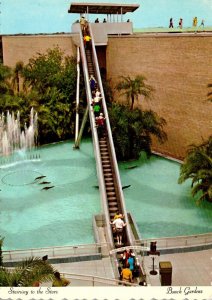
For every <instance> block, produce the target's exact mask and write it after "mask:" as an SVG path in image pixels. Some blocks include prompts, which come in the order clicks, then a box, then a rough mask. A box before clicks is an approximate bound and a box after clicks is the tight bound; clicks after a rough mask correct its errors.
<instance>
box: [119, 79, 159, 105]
mask: <svg viewBox="0 0 212 300" xmlns="http://www.w3.org/2000/svg"><path fill="white" fill-rule="evenodd" d="M121 79H122V80H121V81H120V82H119V83H118V84H117V85H116V87H115V88H116V89H117V90H118V91H123V92H122V95H125V96H126V98H127V101H128V102H129V100H131V106H130V109H131V110H133V107H134V102H135V100H138V98H139V96H140V95H142V96H144V98H150V96H151V93H152V92H153V91H154V89H153V87H152V86H150V85H148V84H146V82H145V81H146V77H144V76H143V75H137V76H136V77H135V78H134V79H132V78H131V77H130V76H121Z"/></svg>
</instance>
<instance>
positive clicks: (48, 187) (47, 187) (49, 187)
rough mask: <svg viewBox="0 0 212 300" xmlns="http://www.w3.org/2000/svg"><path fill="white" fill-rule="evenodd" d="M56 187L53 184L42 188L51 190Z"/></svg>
mask: <svg viewBox="0 0 212 300" xmlns="http://www.w3.org/2000/svg"><path fill="white" fill-rule="evenodd" d="M53 187H54V185H52V186H45V187H44V188H42V190H49V189H52V188H53Z"/></svg>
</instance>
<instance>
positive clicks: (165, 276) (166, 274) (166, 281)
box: [159, 261, 172, 285]
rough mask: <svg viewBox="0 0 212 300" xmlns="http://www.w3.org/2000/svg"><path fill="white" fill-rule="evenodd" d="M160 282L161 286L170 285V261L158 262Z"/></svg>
mask: <svg viewBox="0 0 212 300" xmlns="http://www.w3.org/2000/svg"><path fill="white" fill-rule="evenodd" d="M159 270H160V282H161V285H172V264H171V262H170V261H160V262H159Z"/></svg>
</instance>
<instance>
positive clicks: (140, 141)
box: [109, 103, 167, 160]
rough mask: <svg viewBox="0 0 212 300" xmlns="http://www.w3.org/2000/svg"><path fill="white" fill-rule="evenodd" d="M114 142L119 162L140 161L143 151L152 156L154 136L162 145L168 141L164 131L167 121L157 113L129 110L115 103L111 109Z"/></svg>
mask: <svg viewBox="0 0 212 300" xmlns="http://www.w3.org/2000/svg"><path fill="white" fill-rule="evenodd" d="M109 116H110V123H111V128H112V134H113V140H114V145H115V149H116V154H117V158H118V159H119V160H129V159H138V158H139V155H140V153H141V151H145V152H146V153H147V156H148V157H149V156H150V155H151V146H152V136H155V137H156V138H157V139H158V140H159V141H160V142H161V143H162V142H164V141H165V140H166V139H167V136H166V133H165V132H164V130H163V127H164V125H165V124H166V122H165V120H164V119H163V118H161V117H159V116H158V115H157V114H156V113H155V112H153V111H151V110H148V111H141V110H140V109H134V110H129V108H128V107H126V106H124V105H120V104H116V103H113V104H112V105H111V107H110V108H109Z"/></svg>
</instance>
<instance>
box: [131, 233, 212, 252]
mask: <svg viewBox="0 0 212 300" xmlns="http://www.w3.org/2000/svg"><path fill="white" fill-rule="evenodd" d="M152 241H156V242H157V248H158V249H169V248H170V249H171V248H183V247H184V248H186V247H195V246H206V245H210V244H211V245H212V233H205V234H198V235H188V236H176V237H166V238H156V239H145V240H136V241H135V244H136V245H137V246H139V245H140V246H142V247H143V250H147V249H148V248H149V245H150V242H152Z"/></svg>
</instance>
